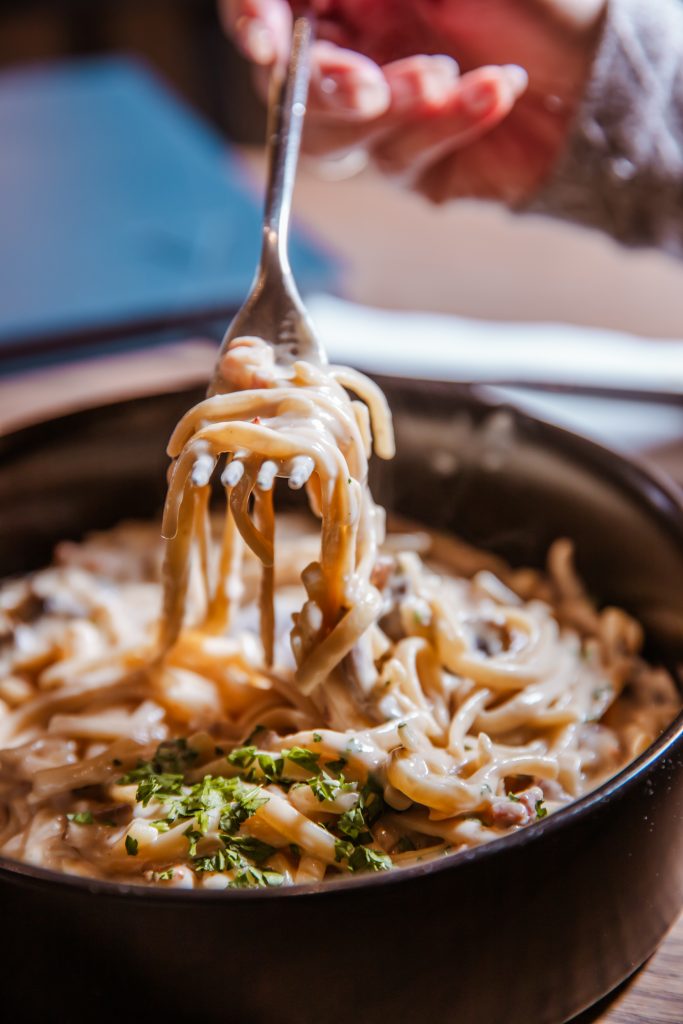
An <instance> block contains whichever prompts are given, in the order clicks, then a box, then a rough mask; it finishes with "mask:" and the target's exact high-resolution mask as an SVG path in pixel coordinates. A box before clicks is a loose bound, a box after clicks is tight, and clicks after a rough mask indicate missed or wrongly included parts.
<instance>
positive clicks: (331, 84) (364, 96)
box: [309, 40, 391, 122]
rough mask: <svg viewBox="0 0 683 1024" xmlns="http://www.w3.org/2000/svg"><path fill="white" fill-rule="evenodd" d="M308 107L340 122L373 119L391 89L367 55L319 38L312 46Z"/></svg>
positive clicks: (388, 100)
mask: <svg viewBox="0 0 683 1024" xmlns="http://www.w3.org/2000/svg"><path fill="white" fill-rule="evenodd" d="M311 56H312V59H311V84H310V92H309V109H310V110H317V111H321V112H323V113H329V114H331V115H333V117H335V118H338V119H339V120H340V121H342V122H346V121H358V122H363V121H373V120H375V119H376V118H378V117H380V116H381V115H382V114H384V113H386V111H387V110H388V109H389V106H390V104H391V90H390V88H389V85H388V83H387V80H386V78H385V76H384V74H383V72H382V70H381V68H380V67H379V66H378V65H377V64H375V62H374V61H373V60H370V58H369V57H366V56H364V55H363V54H362V53H356V52H355V51H353V50H347V49H344V48H343V47H340V46H336V45H335V44H334V43H331V42H328V41H326V40H320V41H319V42H317V43H316V44H315V45H314V47H313V52H312V55H311Z"/></svg>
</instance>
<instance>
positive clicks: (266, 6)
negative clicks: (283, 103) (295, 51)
mask: <svg viewBox="0 0 683 1024" xmlns="http://www.w3.org/2000/svg"><path fill="white" fill-rule="evenodd" d="M219 10H220V15H221V21H222V23H223V26H224V27H225V30H226V32H227V33H228V34H229V35H230V36H231V37H232V38H233V39H234V41H235V43H236V45H237V47H238V49H239V50H240V51H241V52H242V53H243V54H244V56H245V57H247V58H248V59H249V60H251V61H253V62H254V63H255V64H258V65H262V66H266V67H269V66H271V65H272V64H274V63H275V62H276V61H284V60H286V58H287V54H288V52H289V45H290V39H291V35H292V11H291V8H290V6H289V4H288V3H287V0H220V7H219Z"/></svg>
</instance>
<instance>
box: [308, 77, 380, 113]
mask: <svg viewBox="0 0 683 1024" xmlns="http://www.w3.org/2000/svg"><path fill="white" fill-rule="evenodd" d="M319 89H320V93H321V95H322V97H323V98H324V101H325V104H326V105H327V106H328V107H329V108H330V109H331V110H335V111H338V112H339V113H348V114H355V115H357V116H359V117H364V118H372V117H379V115H380V114H383V113H384V111H385V110H386V109H387V106H388V104H389V86H388V85H387V83H386V82H385V81H384V80H383V79H378V80H377V81H375V80H373V81H360V82H359V81H358V79H357V78H356V77H355V76H354V77H351V76H350V75H349V74H348V72H344V73H343V74H342V75H340V76H337V75H334V74H330V75H325V76H324V78H322V79H321V80H320V85H319Z"/></svg>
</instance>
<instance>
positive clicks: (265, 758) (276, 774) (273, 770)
mask: <svg viewBox="0 0 683 1024" xmlns="http://www.w3.org/2000/svg"><path fill="white" fill-rule="evenodd" d="M258 765H259V768H260V769H261V774H262V775H263V777H264V779H266V780H267V781H268V782H277V781H278V780H279V779H280V777H281V775H282V771H283V769H284V766H285V759H284V757H273V755H272V754H259V755H258Z"/></svg>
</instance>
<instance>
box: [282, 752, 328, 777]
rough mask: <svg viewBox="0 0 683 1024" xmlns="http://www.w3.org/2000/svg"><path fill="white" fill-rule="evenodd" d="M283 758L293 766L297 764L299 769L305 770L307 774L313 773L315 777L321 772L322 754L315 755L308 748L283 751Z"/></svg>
mask: <svg viewBox="0 0 683 1024" xmlns="http://www.w3.org/2000/svg"><path fill="white" fill-rule="evenodd" d="M282 756H283V757H284V758H285V760H287V761H291V762H292V764H296V765H298V766H299V768H303V770H304V771H306V772H311V773H312V774H313V775H317V774H318V772H319V771H320V765H319V764H318V762H319V761H320V754H315V753H314V752H313V751H312V750H309V749H308V747H290V748H289V750H283V751H282Z"/></svg>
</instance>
